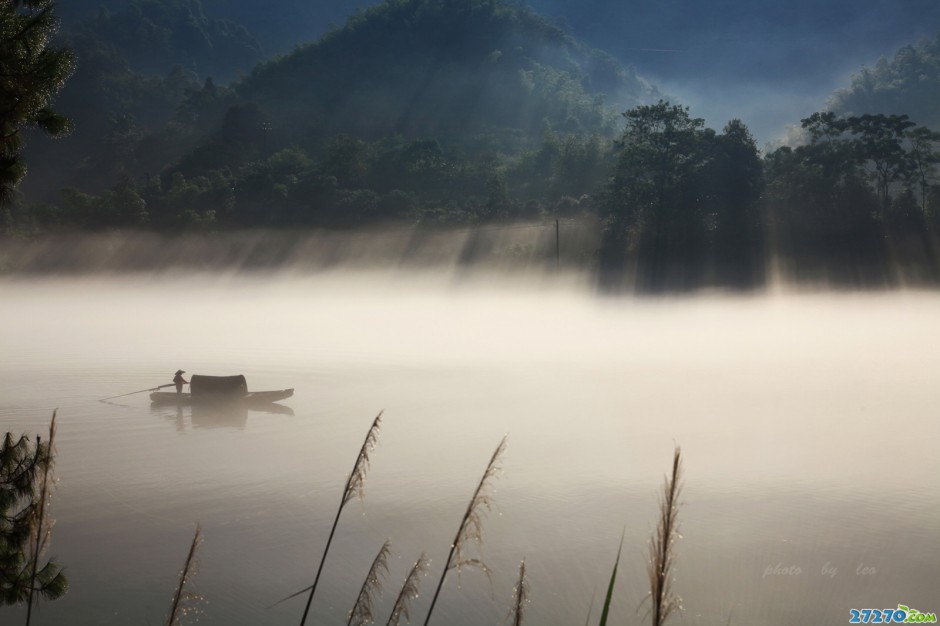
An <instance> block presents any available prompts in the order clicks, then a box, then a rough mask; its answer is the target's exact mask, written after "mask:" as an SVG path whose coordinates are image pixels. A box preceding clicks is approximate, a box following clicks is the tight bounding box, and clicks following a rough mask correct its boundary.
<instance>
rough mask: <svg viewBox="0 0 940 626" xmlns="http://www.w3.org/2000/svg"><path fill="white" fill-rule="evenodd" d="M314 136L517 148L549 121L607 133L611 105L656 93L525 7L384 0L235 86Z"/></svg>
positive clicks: (286, 125)
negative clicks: (392, 137)
mask: <svg viewBox="0 0 940 626" xmlns="http://www.w3.org/2000/svg"><path fill="white" fill-rule="evenodd" d="M237 91H238V93H239V95H240V96H242V97H243V98H245V99H247V100H251V101H255V102H257V103H258V104H259V105H261V107H262V108H263V109H264V110H265V111H267V112H268V114H269V116H270V117H271V122H272V124H274V125H275V126H277V127H281V128H283V129H284V131H285V132H287V133H289V134H290V136H292V137H298V136H299V137H305V138H309V139H311V140H313V139H315V138H316V137H317V136H322V135H324V134H335V133H349V134H352V135H355V136H358V137H361V138H365V139H376V138H379V137H384V136H388V135H393V134H399V133H400V134H402V135H404V136H406V137H435V138H437V139H440V140H442V141H446V142H455V141H457V142H459V143H462V144H467V143H468V141H470V142H472V141H473V140H474V139H483V138H482V135H488V137H487V138H486V139H485V140H486V141H488V142H489V147H490V148H492V149H497V150H509V151H513V152H515V151H518V149H519V148H520V147H524V146H525V145H526V144H531V143H532V140H533V139H535V140H538V139H540V138H541V134H542V132H543V131H544V130H546V129H547V128H550V129H553V130H558V131H565V132H585V133H592V132H594V133H599V134H601V135H605V136H610V135H611V134H612V133H613V132H614V129H615V123H614V122H615V113H614V110H612V109H610V108H608V106H607V103H608V102H610V103H615V104H616V106H617V108H618V109H619V110H625V109H626V108H630V107H632V106H635V105H637V104H640V103H644V102H651V101H655V100H656V98H657V97H658V94H657V92H656V90H655V89H654V88H653V87H652V86H651V85H650V84H649V83H647V82H646V81H644V80H643V79H642V78H640V77H639V76H637V74H636V73H635V72H633V71H632V70H625V69H624V68H622V67H621V66H620V65H619V63H617V62H616V61H615V60H614V59H613V58H612V57H610V56H608V55H606V54H604V53H601V52H599V51H596V50H592V49H589V48H587V47H585V46H583V45H581V44H579V43H577V42H576V41H575V40H573V39H572V38H571V37H569V36H568V35H566V34H565V33H564V32H563V31H561V30H560V29H558V28H557V27H555V26H552V25H551V24H550V23H549V22H547V21H546V20H544V19H543V18H541V17H539V16H537V15H536V14H535V13H533V12H532V11H530V10H528V9H524V8H521V7H518V6H514V5H511V4H508V3H505V2H501V1H497V0H472V1H461V2H455V1H444V2H442V1H440V0H387V1H386V2H383V3H381V4H378V5H376V6H374V7H372V8H370V9H368V10H365V11H360V12H358V13H357V14H356V15H355V16H354V17H353V18H351V19H350V20H349V21H348V22H347V24H346V26H345V27H344V28H342V29H341V30H336V31H333V32H331V33H329V34H327V35H326V36H324V37H323V38H322V39H321V40H320V41H318V42H317V43H315V44H312V45H309V46H305V47H303V48H300V49H298V50H296V51H295V52H293V53H291V54H290V55H288V56H286V57H282V58H278V59H275V60H273V61H270V62H267V63H265V64H263V65H261V66H259V67H258V68H256V69H255V71H254V72H252V74H251V75H250V76H249V77H248V78H247V79H246V80H245V81H244V82H243V83H242V84H240V85H238V87H237Z"/></svg>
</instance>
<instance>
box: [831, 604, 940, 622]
mask: <svg viewBox="0 0 940 626" xmlns="http://www.w3.org/2000/svg"><path fill="white" fill-rule="evenodd" d="M849 613H851V615H852V618H851V619H850V620H849V624H936V623H937V614H936V613H921V612H920V611H918V610H917V609H912V608H909V607H906V606H904V605H903V604H899V605H898V608H896V609H884V610H878V609H849Z"/></svg>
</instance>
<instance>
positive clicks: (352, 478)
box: [300, 411, 383, 626]
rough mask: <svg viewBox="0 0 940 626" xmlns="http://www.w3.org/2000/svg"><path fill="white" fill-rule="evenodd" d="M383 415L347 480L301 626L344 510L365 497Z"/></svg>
mask: <svg viewBox="0 0 940 626" xmlns="http://www.w3.org/2000/svg"><path fill="white" fill-rule="evenodd" d="M382 413H383V411H379V414H378V415H376V416H375V420H374V421H373V422H372V426H371V427H370V428H369V432H368V433H366V438H365V440H364V441H363V442H362V448H360V450H359V455H358V456H357V457H356V462H355V463H354V464H353V469H352V472H351V473H350V474H349V478H347V479H346V487H345V488H344V489H343V497H342V500H340V503H339V508H338V509H337V511H336V517H335V518H334V519H333V527H332V528H331V529H330V535H329V537H328V538H327V540H326V547H325V548H324V549H323V556H321V557H320V565H319V566H318V567H317V575H316V577H315V578H314V579H313V584H312V585H311V586H310V595H309V596H308V597H307V606H305V607H304V615H303V617H302V618H301V620H300V626H304V624H306V623H307V615H308V614H309V613H310V605H311V603H312V602H313V595H314V594H315V593H316V592H317V583H319V582H320V574H322V573H323V564H324V563H326V555H327V554H328V553H329V551H330V544H332V543H333V535H334V534H336V526H337V524H338V523H339V517H340V515H341V514H342V513H343V508H344V507H345V506H346V504H347V503H348V502H349V501H350V500H352V498H353V496H356V495H358V496H359V498H360V499H361V498H362V497H363V495H364V492H363V488H364V485H365V480H366V473H367V472H368V470H369V453H370V452H371V451H372V450H373V449H374V448H375V446H376V444H377V443H378V439H379V430H380V428H381V425H382Z"/></svg>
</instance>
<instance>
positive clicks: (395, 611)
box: [386, 553, 431, 626]
mask: <svg viewBox="0 0 940 626" xmlns="http://www.w3.org/2000/svg"><path fill="white" fill-rule="evenodd" d="M430 563H431V561H429V560H428V557H427V555H426V554H424V553H422V554H421V556H419V557H418V560H417V561H415V564H414V566H413V567H412V568H411V571H410V572H408V576H407V577H406V578H405V584H403V585H402V586H401V591H399V592H398V598H397V599H396V600H395V605H394V606H393V607H392V614H391V615H390V616H389V618H388V623H387V624H386V626H399V623H400V622H401V618H402V616H404V618H405V620H406V621H408V623H411V614H410V613H409V612H408V602H409V601H410V600H412V599H414V598H417V597H418V587H419V586H420V584H421V576H423V575H424V574H425V573H427V571H428V565H430Z"/></svg>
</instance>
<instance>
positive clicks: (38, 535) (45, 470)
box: [26, 410, 64, 626]
mask: <svg viewBox="0 0 940 626" xmlns="http://www.w3.org/2000/svg"><path fill="white" fill-rule="evenodd" d="M57 414H58V410H55V411H53V412H52V421H51V422H49V440H48V441H47V442H46V445H45V446H43V444H42V440H41V439H40V438H39V437H37V438H36V456H37V458H38V459H40V466H41V468H42V487H40V490H39V501H38V503H37V509H36V511H35V522H34V525H33V529H32V532H33V533H35V543H34V544H33V554H32V559H31V561H32V562H31V563H30V567H31V570H30V577H29V598H28V600H27V606H26V626H29V622H30V619H31V618H32V614H33V598H34V593H35V591H36V581H37V579H45V578H48V576H49V575H53V574H54V578H53V580H51V581H49V580H41V581H40V582H41V583H44V584H42V587H49V586H50V583H53V586H57V585H55V583H57V582H58V581H57V580H55V579H58V578H60V577H61V576H62V573H61V571H55V572H53V571H52V570H49V571H46V570H47V568H43V571H40V570H39V558H40V556H42V553H43V552H45V550H46V545H47V543H48V541H49V538H50V536H51V535H52V524H51V523H50V522H49V520H47V519H46V508H47V506H48V504H49V498H50V496H51V488H52V486H53V484H54V483H55V478H54V477H53V476H52V471H53V469H54V466H55V433H56V423H55V422H56V415H57ZM44 574H45V575H44ZM63 580H64V579H63ZM63 584H64V583H63ZM62 593H64V589H63V590H62ZM60 595H61V594H60Z"/></svg>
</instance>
